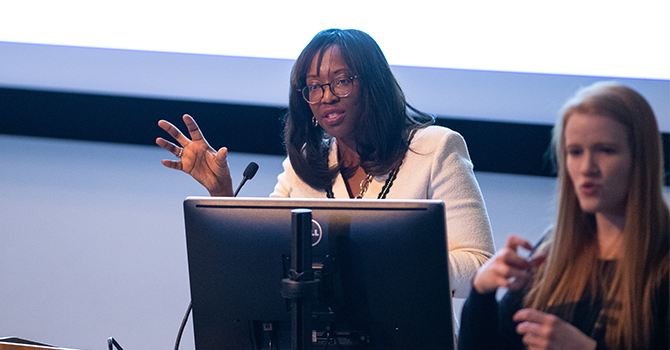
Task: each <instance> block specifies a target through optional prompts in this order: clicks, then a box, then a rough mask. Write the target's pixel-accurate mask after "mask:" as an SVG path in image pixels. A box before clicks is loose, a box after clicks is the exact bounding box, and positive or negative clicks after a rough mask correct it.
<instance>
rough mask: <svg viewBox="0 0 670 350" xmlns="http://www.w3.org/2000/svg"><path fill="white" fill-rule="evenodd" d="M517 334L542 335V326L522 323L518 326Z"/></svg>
mask: <svg viewBox="0 0 670 350" xmlns="http://www.w3.org/2000/svg"><path fill="white" fill-rule="evenodd" d="M516 332H517V334H520V335H524V334H540V332H541V330H540V326H539V325H538V324H537V323H533V322H521V323H519V324H517V325H516Z"/></svg>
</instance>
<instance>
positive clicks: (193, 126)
mask: <svg viewBox="0 0 670 350" xmlns="http://www.w3.org/2000/svg"><path fill="white" fill-rule="evenodd" d="M182 119H184V124H186V128H187V129H188V134H189V135H191V140H193V141H200V140H203V139H204V137H202V132H200V128H199V127H198V124H197V123H196V122H195V119H193V117H191V116H190V115H188V114H184V117H183V118H182Z"/></svg>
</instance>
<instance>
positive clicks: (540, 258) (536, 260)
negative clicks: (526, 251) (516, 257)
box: [528, 254, 547, 267]
mask: <svg viewBox="0 0 670 350" xmlns="http://www.w3.org/2000/svg"><path fill="white" fill-rule="evenodd" d="M546 260H547V254H540V255H537V256H534V257H533V258H532V259H530V261H528V263H529V264H530V266H532V267H538V266H540V265H542V264H543V263H544V262H545V261H546Z"/></svg>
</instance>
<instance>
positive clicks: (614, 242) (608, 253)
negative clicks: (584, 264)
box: [596, 213, 625, 259]
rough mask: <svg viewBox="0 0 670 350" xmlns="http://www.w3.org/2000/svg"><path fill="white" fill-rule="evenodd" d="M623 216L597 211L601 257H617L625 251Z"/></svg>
mask: <svg viewBox="0 0 670 350" xmlns="http://www.w3.org/2000/svg"><path fill="white" fill-rule="evenodd" d="M624 222H625V218H624V217H623V216H618V215H616V216H607V215H603V214H601V213H596V228H597V229H596V230H597V237H598V248H599V251H600V258H601V259H616V258H619V257H620V256H621V254H622V253H623V251H622V248H623V226H624Z"/></svg>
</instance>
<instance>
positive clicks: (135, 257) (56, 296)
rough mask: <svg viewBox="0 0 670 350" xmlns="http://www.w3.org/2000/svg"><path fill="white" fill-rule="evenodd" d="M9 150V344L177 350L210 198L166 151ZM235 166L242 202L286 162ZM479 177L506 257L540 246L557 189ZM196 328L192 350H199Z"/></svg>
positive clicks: (20, 146) (5, 239)
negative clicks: (199, 214)
mask: <svg viewBox="0 0 670 350" xmlns="http://www.w3.org/2000/svg"><path fill="white" fill-rule="evenodd" d="M158 131H160V130H159V129H158V128H157V132H158ZM0 150H1V151H0V237H1V238H0V280H2V288H0V336H10V335H13V336H19V337H23V338H28V339H33V340H37V341H41V342H46V343H51V344H56V345H59V346H64V347H70V348H81V349H105V348H106V340H107V338H108V337H110V336H113V337H114V338H115V339H117V340H118V341H119V343H120V344H121V346H122V347H123V348H124V349H126V350H133V349H168V348H172V347H173V345H174V341H175V338H176V335H177V331H178V329H179V325H180V323H181V320H182V317H183V316H184V312H185V310H186V307H187V306H188V302H189V283H188V270H187V268H188V266H187V261H186V244H185V238H184V225H183V212H182V201H183V199H184V198H185V197H186V196H189V195H207V193H206V191H205V190H204V188H202V187H201V186H200V185H199V184H197V183H196V182H195V181H193V180H192V179H191V178H190V177H189V176H187V175H185V174H183V173H181V172H177V171H173V170H171V169H167V168H165V167H163V166H162V165H161V164H160V160H161V159H163V158H164V157H169V156H171V155H170V154H168V153H167V152H165V151H163V150H162V149H160V148H158V147H157V146H156V147H150V146H130V145H121V144H106V143H95V142H82V141H68V140H54V139H43V138H31V137H21V136H8V135H0ZM229 159H230V166H231V169H232V174H233V180H234V183H235V184H237V183H239V181H240V180H241V174H242V172H243V170H244V168H245V167H246V165H247V164H248V162H249V161H255V162H257V163H258V164H259V165H260V169H259V171H258V174H257V175H256V177H255V178H254V179H253V180H251V181H250V182H248V183H247V184H246V185H245V187H244V188H243V189H242V191H241V192H240V196H253V197H265V196H267V195H268V194H269V193H270V192H271V191H272V188H273V187H274V184H275V180H276V175H277V174H279V173H280V172H281V161H282V157H274V156H259V155H251V154H235V153H231V154H230V158H229ZM475 168H476V162H475ZM477 177H478V180H479V183H480V185H481V188H482V191H483V193H484V198H485V200H486V204H487V206H488V210H489V215H490V219H491V223H492V225H493V230H494V235H495V239H496V244H497V246H498V247H500V245H501V244H504V243H505V240H506V238H507V236H508V235H509V234H517V235H520V236H522V237H525V238H528V239H530V240H532V241H535V240H537V238H538V237H539V233H541V232H542V230H543V229H544V228H545V227H546V226H547V225H548V224H549V223H550V222H551V218H552V209H553V203H552V201H553V192H554V179H552V178H539V177H527V176H513V175H501V174H491V173H481V172H478V173H477ZM665 190H666V197H670V196H668V188H666V189H665ZM191 325H192V323H191V322H190V321H189V323H188V327H187V329H186V331H185V333H184V336H183V340H182V345H181V348H182V349H191V350H192V349H193V348H194V345H193V333H192V328H191Z"/></svg>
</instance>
